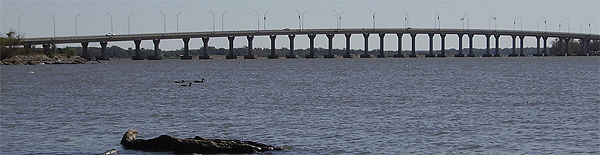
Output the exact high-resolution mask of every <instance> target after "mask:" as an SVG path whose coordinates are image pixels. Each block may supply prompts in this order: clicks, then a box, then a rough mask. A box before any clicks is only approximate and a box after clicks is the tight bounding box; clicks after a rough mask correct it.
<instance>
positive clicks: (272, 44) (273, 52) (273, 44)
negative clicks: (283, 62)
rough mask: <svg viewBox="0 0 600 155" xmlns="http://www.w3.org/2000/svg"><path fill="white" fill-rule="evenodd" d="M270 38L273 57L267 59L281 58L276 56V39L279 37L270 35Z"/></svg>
mask: <svg viewBox="0 0 600 155" xmlns="http://www.w3.org/2000/svg"><path fill="white" fill-rule="evenodd" d="M269 38H270V39H271V55H269V56H268V57H267V58H269V59H278V58H279V56H278V55H275V39H276V38H277V35H269Z"/></svg>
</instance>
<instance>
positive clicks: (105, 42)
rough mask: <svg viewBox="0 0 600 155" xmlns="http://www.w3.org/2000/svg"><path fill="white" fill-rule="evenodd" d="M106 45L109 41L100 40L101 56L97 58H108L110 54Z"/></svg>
mask: <svg viewBox="0 0 600 155" xmlns="http://www.w3.org/2000/svg"><path fill="white" fill-rule="evenodd" d="M106 45H108V42H107V41H100V47H102V49H101V51H100V57H99V58H96V59H97V60H108V55H106Z"/></svg>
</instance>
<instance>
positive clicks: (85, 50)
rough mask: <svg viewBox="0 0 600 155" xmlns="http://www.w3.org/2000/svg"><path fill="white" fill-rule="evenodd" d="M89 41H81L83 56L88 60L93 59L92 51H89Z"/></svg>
mask: <svg viewBox="0 0 600 155" xmlns="http://www.w3.org/2000/svg"><path fill="white" fill-rule="evenodd" d="M88 45H89V42H81V56H83V58H84V59H86V60H92V58H91V57H90V53H89V52H88Z"/></svg>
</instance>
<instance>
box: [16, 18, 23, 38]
mask: <svg viewBox="0 0 600 155" xmlns="http://www.w3.org/2000/svg"><path fill="white" fill-rule="evenodd" d="M21 17H23V15H21V16H19V19H17V35H21Z"/></svg>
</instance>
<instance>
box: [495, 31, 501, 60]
mask: <svg viewBox="0 0 600 155" xmlns="http://www.w3.org/2000/svg"><path fill="white" fill-rule="evenodd" d="M494 37H495V38H496V40H495V41H496V49H495V53H494V57H500V35H499V34H495V35H494Z"/></svg>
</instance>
